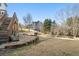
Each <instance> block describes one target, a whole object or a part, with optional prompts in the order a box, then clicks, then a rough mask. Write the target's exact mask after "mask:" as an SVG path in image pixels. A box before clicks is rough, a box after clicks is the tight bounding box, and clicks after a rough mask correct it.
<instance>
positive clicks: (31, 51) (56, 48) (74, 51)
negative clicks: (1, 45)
mask: <svg viewBox="0 0 79 59" xmlns="http://www.w3.org/2000/svg"><path fill="white" fill-rule="evenodd" d="M0 55H10V56H79V40H59V39H56V38H54V37H51V38H50V37H46V38H45V37H40V42H39V43H38V44H31V45H29V46H23V47H20V48H16V49H8V50H3V51H0Z"/></svg>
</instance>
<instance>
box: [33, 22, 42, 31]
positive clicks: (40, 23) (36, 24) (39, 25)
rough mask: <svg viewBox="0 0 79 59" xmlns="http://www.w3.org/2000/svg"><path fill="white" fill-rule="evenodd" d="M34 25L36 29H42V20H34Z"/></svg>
mask: <svg viewBox="0 0 79 59" xmlns="http://www.w3.org/2000/svg"><path fill="white" fill-rule="evenodd" d="M32 26H33V29H34V30H36V31H41V29H42V22H40V21H36V22H33V25H32Z"/></svg>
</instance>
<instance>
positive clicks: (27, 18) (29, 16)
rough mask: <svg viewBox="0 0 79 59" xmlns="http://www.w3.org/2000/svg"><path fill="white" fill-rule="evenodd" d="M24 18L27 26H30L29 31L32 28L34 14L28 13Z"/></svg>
mask: <svg viewBox="0 0 79 59" xmlns="http://www.w3.org/2000/svg"><path fill="white" fill-rule="evenodd" d="M23 20H24V22H25V26H26V27H28V29H29V31H30V28H31V24H32V16H31V14H29V13H28V14H27V15H26V16H24V17H23Z"/></svg>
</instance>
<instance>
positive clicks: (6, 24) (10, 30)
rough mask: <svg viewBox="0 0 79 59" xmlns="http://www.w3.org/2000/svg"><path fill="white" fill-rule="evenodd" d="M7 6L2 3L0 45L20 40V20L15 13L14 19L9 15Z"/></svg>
mask: <svg viewBox="0 0 79 59" xmlns="http://www.w3.org/2000/svg"><path fill="white" fill-rule="evenodd" d="M7 7H8V6H7V4H6V3H0V43H4V42H9V41H16V40H17V39H16V38H18V19H17V16H16V13H15V12H14V14H13V16H12V17H9V16H8V15H7Z"/></svg>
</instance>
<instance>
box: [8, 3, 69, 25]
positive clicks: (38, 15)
mask: <svg viewBox="0 0 79 59" xmlns="http://www.w3.org/2000/svg"><path fill="white" fill-rule="evenodd" d="M69 5H70V4H64V3H60V4H59V3H8V7H7V12H8V15H9V16H12V15H13V13H14V12H16V15H17V17H18V20H19V22H20V23H22V24H24V21H23V17H24V16H26V15H27V14H28V13H30V14H31V16H32V20H33V21H38V20H39V21H41V22H43V21H44V20H45V19H46V18H50V19H52V21H53V20H56V21H58V20H57V19H56V13H57V12H58V11H59V10H61V9H64V8H66V7H68V6H69Z"/></svg>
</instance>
